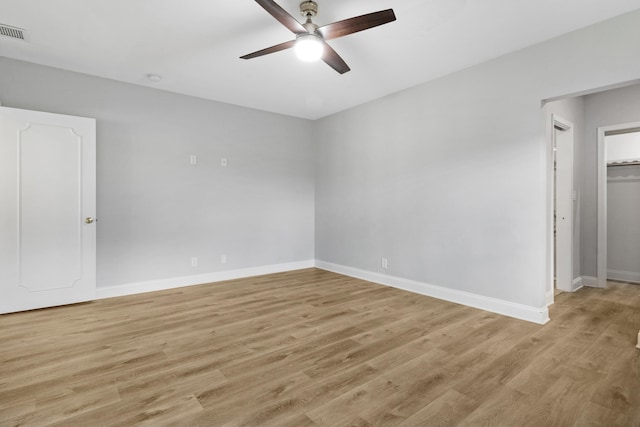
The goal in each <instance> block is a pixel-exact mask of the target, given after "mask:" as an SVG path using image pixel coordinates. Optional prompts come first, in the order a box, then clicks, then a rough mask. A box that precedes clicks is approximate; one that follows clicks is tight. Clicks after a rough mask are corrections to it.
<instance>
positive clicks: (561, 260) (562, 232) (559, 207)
mask: <svg viewBox="0 0 640 427" xmlns="http://www.w3.org/2000/svg"><path fill="white" fill-rule="evenodd" d="M562 124H563V129H555V130H554V137H555V138H554V142H555V150H556V151H555V159H556V193H555V194H556V198H555V208H556V212H555V213H556V263H555V264H556V288H557V289H559V290H562V291H566V292H571V291H573V125H572V124H571V123H570V122H567V121H566V120H563V121H562Z"/></svg>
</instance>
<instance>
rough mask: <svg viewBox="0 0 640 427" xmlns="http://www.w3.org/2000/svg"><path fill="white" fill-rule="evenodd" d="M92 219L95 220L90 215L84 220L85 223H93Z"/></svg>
mask: <svg viewBox="0 0 640 427" xmlns="http://www.w3.org/2000/svg"><path fill="white" fill-rule="evenodd" d="M94 221H97V219H95V218H91V217H88V218H85V219H84V222H86V223H87V224H93V222H94Z"/></svg>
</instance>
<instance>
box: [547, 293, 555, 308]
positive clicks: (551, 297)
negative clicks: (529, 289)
mask: <svg viewBox="0 0 640 427" xmlns="http://www.w3.org/2000/svg"><path fill="white" fill-rule="evenodd" d="M554 302H555V292H554V291H549V292H547V306H549V305H551V304H553V303H554Z"/></svg>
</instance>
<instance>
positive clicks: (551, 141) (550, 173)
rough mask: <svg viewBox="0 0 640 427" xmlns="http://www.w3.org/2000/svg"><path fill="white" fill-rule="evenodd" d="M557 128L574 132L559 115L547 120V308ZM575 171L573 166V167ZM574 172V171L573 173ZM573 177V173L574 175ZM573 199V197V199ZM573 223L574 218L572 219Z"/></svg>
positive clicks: (549, 301) (550, 284) (551, 296)
mask: <svg viewBox="0 0 640 427" xmlns="http://www.w3.org/2000/svg"><path fill="white" fill-rule="evenodd" d="M556 127H558V128H560V129H562V130H565V131H568V130H570V131H571V132H573V129H574V125H573V123H572V122H570V121H569V120H567V119H564V118H563V117H561V116H559V115H557V114H549V116H548V119H547V126H546V128H547V132H546V134H547V144H546V145H547V149H546V154H547V156H546V157H547V212H546V217H547V260H546V264H547V280H546V282H547V283H546V285H545V300H546V304H547V306H549V305H551V304H553V302H554V286H553V283H554V280H555V269H554V263H555V257H556V251H555V235H554V217H553V214H554V205H555V197H556V190H555V174H554V161H555V150H554V148H555V131H556ZM573 148H574V138H573V136H572V138H571V153H572V156H573ZM572 169H573V165H572ZM572 172H573V171H572ZM572 175H573V173H572ZM571 187H572V188H573V176H572V185H571ZM572 198H573V197H572ZM572 222H573V217H572ZM571 229H572V230H571V249H572V250H571V252H572V254H571V256H570V260H571V274H572V276H573V249H574V248H573V226H572V227H571Z"/></svg>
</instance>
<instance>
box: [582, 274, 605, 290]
mask: <svg viewBox="0 0 640 427" xmlns="http://www.w3.org/2000/svg"><path fill="white" fill-rule="evenodd" d="M581 279H582V286H588V287H590V288H600V287H601V286H600V285H599V284H598V278H597V277H593V276H581Z"/></svg>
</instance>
